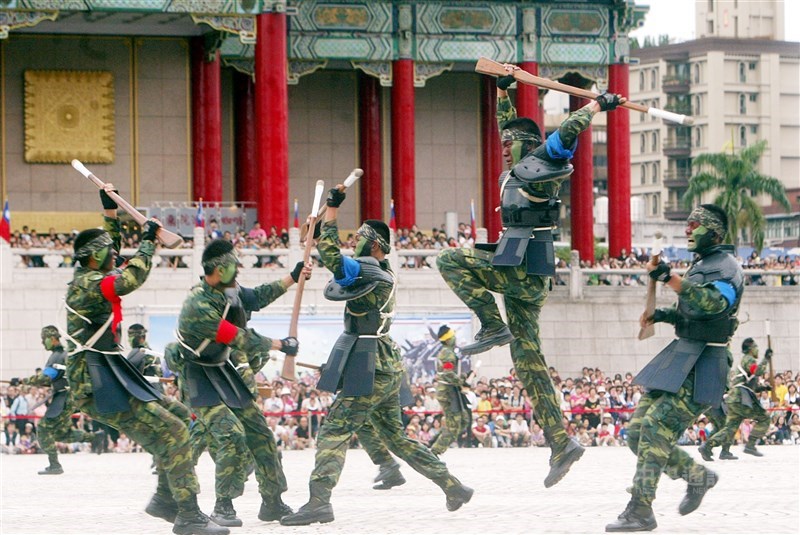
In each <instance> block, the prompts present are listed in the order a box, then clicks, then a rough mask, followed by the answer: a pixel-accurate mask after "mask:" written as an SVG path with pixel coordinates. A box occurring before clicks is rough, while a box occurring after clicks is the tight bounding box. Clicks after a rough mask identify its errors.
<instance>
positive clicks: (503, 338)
mask: <svg viewBox="0 0 800 535" xmlns="http://www.w3.org/2000/svg"><path fill="white" fill-rule="evenodd" d="M513 341H514V335H513V334H511V330H510V329H509V328H508V325H505V324H503V326H502V327H500V328H498V329H497V330H496V331H495V332H493V333H492V334H487V335H486V336H484V337H482V338H481V339H480V340H476V341H475V342H473V343H471V344H468V345H465V346H464V347H462V348H461V354H462V355H475V354H476V353H483V352H485V351H489V350H490V349H492V348H493V347H497V346H504V345H506V344H510V343H511V342H513Z"/></svg>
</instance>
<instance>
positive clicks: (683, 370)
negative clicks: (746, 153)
mask: <svg viewBox="0 0 800 535" xmlns="http://www.w3.org/2000/svg"><path fill="white" fill-rule="evenodd" d="M727 228H728V219H727V217H726V215H725V212H724V211H723V210H721V209H720V208H719V207H717V206H714V205H710V204H704V205H701V206H700V207H698V208H696V209H694V210H693V211H692V213H691V214H690V215H689V219H688V221H687V226H686V231H685V232H686V236H687V241H688V248H689V250H690V251H692V252H694V253H695V259H694V261H693V262H692V265H691V266H690V267H689V270H688V271H687V272H686V275H684V276H683V277H681V276H679V275H673V274H672V273H671V271H670V267H669V265H667V264H666V263H664V262H663V261H662V262H660V263H658V264H653V263H652V262H651V263H648V264H647V270H648V272H649V274H650V277H651V278H652V279H653V280H655V281H658V282H662V283H664V284H665V285H666V286H668V287H669V288H670V289H672V290H673V291H674V292H675V293H676V294H677V295H678V302H677V303H676V305H674V306H673V307H671V308H668V309H656V311H655V312H654V313H653V315H651V316H646V315H644V314H643V315H642V317H641V318H640V325H641V326H642V327H645V326H647V325H648V324H651V323H656V322H667V323H671V324H673V325H675V334H676V335H677V337H678V338H677V339H676V340H674V341H673V342H671V343H670V344H669V345H668V346H667V347H665V348H664V349H663V350H662V351H661V352H660V353H659V354H658V355H656V357H655V358H654V359H653V360H652V361H650V363H649V364H647V366H645V367H644V368H643V369H642V370H641V371H640V372H639V374H638V375H637V376H636V378H635V379H634V383H635V384H638V385H641V386H643V387H644V388H645V389H646V393H645V395H644V396H642V398H641V399H640V400H639V405H638V407H637V408H636V411H635V412H634V414H633V417H632V418H631V421H630V427H629V428H628V446H629V447H630V448H631V450H632V451H633V452H634V453H635V454H636V457H637V458H636V473H635V475H634V478H633V488H632V489H631V491H632V492H631V494H632V496H631V499H630V502H629V503H628V506H627V507H626V508H625V511H623V512H622V514H620V515H619V516H618V517H617V521H616V522H614V523H611V524H609V525H607V526H606V531H610V532H627V531H649V530H652V529H654V528H655V527H656V520H655V516H654V515H653V508H652V503H653V500H654V499H655V495H656V488H657V486H658V480H659V478H660V477H661V473H662V472H664V473H666V474H667V475H668V476H669V477H670V478H672V479H680V478H682V479H684V480H686V482H687V483H688V486H687V489H686V495H685V496H684V498H683V500H682V501H681V503H680V506H679V507H678V512H679V513H680V514H682V515H687V514H689V513H691V512H692V511H694V510H696V509H697V508H698V507H699V506H700V503H701V501H702V500H703V496H705V494H706V492H707V491H708V490H709V489H711V488H712V487H713V486H714V485H716V483H717V479H718V477H717V475H716V474H715V473H714V472H712V471H711V470H708V469H707V468H705V467H704V466H702V465H700V464H698V463H696V462H695V461H694V460H693V459H692V458H691V457H690V456H689V454H687V453H686V452H685V451H684V450H682V449H680V448H678V447H676V444H677V442H678V438H680V436H681V435H682V434H683V432H684V430H685V429H686V428H687V427H689V426H690V425H692V423H693V422H694V421H695V420H696V419H697V417H698V416H699V415H700V413H705V412H706V411H708V409H709V408H712V407H713V408H716V407H719V406H720V405H721V404H722V396H723V394H724V393H725V390H726V387H727V381H728V370H729V369H730V364H731V362H732V357H731V354H730V350H729V347H728V346H729V343H730V338H731V337H732V336H733V334H734V332H736V327H737V326H738V321H737V320H736V313H737V311H738V309H739V303H740V302H741V298H742V293H743V290H744V275H743V272H742V268H741V266H739V264H738V262H737V261H736V259H735V258H734V257H733V251H734V248H733V246H731V245H721V244H722V241H723V240H724V238H725V234H726V232H727Z"/></svg>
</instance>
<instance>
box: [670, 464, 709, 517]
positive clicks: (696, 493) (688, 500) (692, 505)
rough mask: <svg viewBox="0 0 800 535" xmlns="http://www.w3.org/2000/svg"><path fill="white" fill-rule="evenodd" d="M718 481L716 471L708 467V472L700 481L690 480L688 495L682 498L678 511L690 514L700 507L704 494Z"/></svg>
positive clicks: (687, 488) (687, 489)
mask: <svg viewBox="0 0 800 535" xmlns="http://www.w3.org/2000/svg"><path fill="white" fill-rule="evenodd" d="M717 481H719V476H718V475H717V474H716V472H712V471H711V470H708V469H706V473H705V474H704V475H703V478H702V480H701V481H700V482H699V483H694V482H690V483H689V486H687V487H686V496H684V497H683V500H681V504H680V505H679V506H678V512H679V513H680V514H682V515H688V514H689V513H691V512H692V511H694V510H695V509H697V508H698V507H700V502H702V501H703V496H705V495H706V492H708V489H710V488H712V487H713V486H714V485H716V484H717Z"/></svg>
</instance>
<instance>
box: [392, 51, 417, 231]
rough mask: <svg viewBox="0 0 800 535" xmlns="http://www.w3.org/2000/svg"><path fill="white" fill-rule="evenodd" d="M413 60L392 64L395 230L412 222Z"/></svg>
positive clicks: (413, 222)
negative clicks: (396, 227)
mask: <svg viewBox="0 0 800 535" xmlns="http://www.w3.org/2000/svg"><path fill="white" fill-rule="evenodd" d="M414 123H415V121H414V60H411V59H398V60H396V61H394V62H393V63H392V198H393V199H394V207H395V219H396V222H397V226H398V228H409V227H411V226H413V225H414V224H415V223H416V218H417V213H416V212H417V210H416V196H415V191H414V189H415V185H414V182H415V178H414V176H415V169H414V165H415V161H414Z"/></svg>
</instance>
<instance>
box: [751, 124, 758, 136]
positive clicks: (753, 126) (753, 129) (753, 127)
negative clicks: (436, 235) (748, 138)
mask: <svg viewBox="0 0 800 535" xmlns="http://www.w3.org/2000/svg"><path fill="white" fill-rule="evenodd" d="M750 133H751V134H753V135H754V136H755V135H757V134H758V125H757V124H751V125H750Z"/></svg>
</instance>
